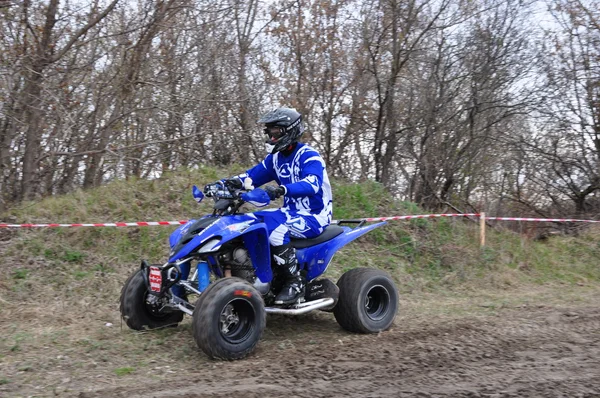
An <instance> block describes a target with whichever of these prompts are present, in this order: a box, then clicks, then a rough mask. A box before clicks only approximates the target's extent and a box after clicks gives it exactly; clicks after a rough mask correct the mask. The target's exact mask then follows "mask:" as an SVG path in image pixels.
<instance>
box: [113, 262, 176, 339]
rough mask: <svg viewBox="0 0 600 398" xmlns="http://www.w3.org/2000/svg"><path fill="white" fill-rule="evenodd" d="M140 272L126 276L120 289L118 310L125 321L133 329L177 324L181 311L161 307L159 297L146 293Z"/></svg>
mask: <svg viewBox="0 0 600 398" xmlns="http://www.w3.org/2000/svg"><path fill="white" fill-rule="evenodd" d="M142 272H143V271H142V270H139V271H137V272H136V273H134V274H133V275H131V276H130V277H129V278H127V281H125V285H124V286H123V289H122V290H121V298H120V304H121V305H120V310H121V316H122V317H123V319H124V320H125V323H126V324H127V326H129V327H130V328H131V329H134V330H145V329H157V328H162V327H167V326H177V324H178V323H179V322H181V321H182V320H183V312H181V311H178V310H172V309H167V310H165V309H162V304H161V303H160V302H159V301H158V300H159V299H158V298H157V297H155V296H152V295H150V294H149V293H148V289H147V287H146V283H144V275H143V274H142ZM152 301H154V302H152Z"/></svg>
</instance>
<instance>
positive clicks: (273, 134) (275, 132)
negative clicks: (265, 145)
mask: <svg viewBox="0 0 600 398" xmlns="http://www.w3.org/2000/svg"><path fill="white" fill-rule="evenodd" d="M263 131H264V133H265V134H266V135H267V136H269V139H270V141H271V142H275V141H278V140H279V139H280V138H281V137H283V136H284V135H285V128H283V127H280V126H271V127H265V129H264V130H263Z"/></svg>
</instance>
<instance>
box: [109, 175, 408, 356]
mask: <svg viewBox="0 0 600 398" xmlns="http://www.w3.org/2000/svg"><path fill="white" fill-rule="evenodd" d="M192 193H193V196H194V198H195V199H196V201H198V202H200V201H201V200H202V199H203V198H204V195H203V193H202V192H201V191H200V190H199V189H198V188H197V187H196V186H194V187H193V191H192ZM242 193H243V191H242V190H239V189H234V188H233V187H231V186H228V184H226V183H222V184H221V185H220V186H217V189H215V190H213V191H211V192H208V193H207V194H206V196H210V197H212V198H213V199H214V201H215V204H214V211H213V213H212V214H211V215H207V216H204V217H202V218H200V219H197V220H190V221H188V222H187V223H186V224H184V225H182V226H180V227H179V228H177V229H176V230H175V231H174V232H173V233H172V234H171V236H170V238H169V243H170V247H171V252H170V255H169V257H170V258H169V260H168V262H167V263H166V264H164V265H150V264H148V262H146V261H142V264H141V267H140V269H139V270H137V272H135V273H134V274H133V275H131V276H130V277H129V279H127V281H126V282H125V285H124V286H123V289H122V292H121V298H120V310H121V315H122V317H123V318H124V320H125V322H126V323H127V326H129V327H130V328H132V329H135V330H144V329H156V328H162V327H168V326H176V325H177V324H178V323H179V322H181V321H182V320H183V316H184V314H188V315H191V316H192V331H193V336H194V339H195V341H196V343H197V345H198V346H199V347H200V348H201V349H202V350H203V351H204V352H205V353H206V354H207V355H208V356H209V357H211V358H219V359H228V360H232V359H240V358H243V357H245V356H246V355H248V354H249V353H251V352H252V351H253V350H254V348H255V347H256V345H257V343H258V341H259V340H260V338H261V335H262V333H263V330H264V328H265V323H266V314H287V315H300V314H305V313H307V312H310V311H314V310H323V311H330V312H331V311H332V312H333V314H334V316H335V319H336V320H337V322H338V323H339V324H340V325H341V326H342V328H344V329H346V330H348V331H350V332H355V333H377V332H380V331H383V330H387V329H388V328H389V327H390V326H391V325H392V322H393V321H394V318H395V316H396V312H397V309H398V290H397V288H396V286H395V285H394V282H393V281H392V279H391V278H390V277H389V275H388V274H387V273H385V272H383V271H381V270H377V269H369V268H354V269H351V270H349V271H347V272H345V273H344V274H343V275H342V276H341V278H340V279H339V280H338V282H337V285H336V284H334V283H333V282H332V281H331V280H329V279H326V278H319V276H321V275H322V274H323V273H324V272H325V270H326V269H327V267H328V265H329V263H330V262H331V259H332V258H333V255H334V254H335V253H336V252H337V250H339V249H340V248H341V247H343V246H344V245H346V244H347V243H349V242H350V241H352V240H354V239H356V238H358V237H359V236H361V235H364V234H365V233H367V232H369V231H371V230H373V229H375V228H378V227H380V226H382V225H384V224H385V222H380V223H376V224H371V225H364V221H359V220H340V221H336V222H334V223H333V224H331V225H329V226H328V227H327V228H326V229H325V231H324V232H323V233H322V234H321V235H319V236H317V237H316V238H313V239H292V245H293V246H294V247H295V248H296V253H297V258H298V261H299V264H300V266H301V268H302V271H301V272H303V273H304V276H305V277H306V280H307V284H306V294H305V296H304V297H301V298H300V299H299V300H298V301H297V302H296V303H294V304H291V305H286V306H276V305H274V301H275V295H276V294H277V293H278V292H279V290H280V289H281V287H282V286H283V284H284V282H285V280H284V277H283V275H280V274H279V273H278V272H277V268H276V267H274V268H272V267H271V260H272V259H271V253H270V246H269V241H268V235H267V229H266V226H265V224H264V222H262V221H261V219H260V218H257V217H254V216H252V215H251V214H244V213H240V212H238V210H239V209H240V207H241V206H242V205H243V204H244V203H246V201H245V200H244V199H242V196H243V195H242ZM248 193H249V194H252V195H253V196H252V197H253V198H257V197H258V198H260V200H256V199H254V200H252V201H249V202H250V203H253V204H255V205H265V204H268V202H269V197H268V194H267V193H266V192H265V191H264V190H262V189H255V190H253V191H251V192H248ZM246 199H247V196H246ZM258 202H261V203H258ZM341 224H350V225H353V224H354V228H350V227H349V226H345V225H341Z"/></svg>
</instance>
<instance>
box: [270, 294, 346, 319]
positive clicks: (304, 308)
mask: <svg viewBox="0 0 600 398" xmlns="http://www.w3.org/2000/svg"><path fill="white" fill-rule="evenodd" d="M334 302H335V300H334V299H333V298H331V297H328V298H322V299H318V300H313V301H306V302H304V303H300V304H296V305H295V306H293V307H292V308H279V307H265V312H266V313H267V314H285V315H301V314H306V313H307V312H311V311H313V310H318V309H319V308H324V307H329V306H331V305H332V304H333V303H334Z"/></svg>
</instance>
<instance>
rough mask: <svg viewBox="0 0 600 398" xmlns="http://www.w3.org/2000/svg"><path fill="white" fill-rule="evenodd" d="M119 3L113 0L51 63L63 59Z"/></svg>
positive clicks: (76, 33) (74, 36)
mask: <svg viewBox="0 0 600 398" xmlns="http://www.w3.org/2000/svg"><path fill="white" fill-rule="evenodd" d="M118 2H119V0H113V2H112V3H110V4H109V5H108V7H106V9H105V10H104V11H103V12H101V13H100V14H98V15H97V16H96V18H94V19H92V20H91V21H90V22H88V24H87V25H85V26H84V27H82V28H81V29H79V30H78V31H77V32H75V34H74V35H73V36H72V37H71V39H70V40H69V42H68V43H67V44H66V45H65V46H64V47H63V48H62V49H61V50H60V51H59V52H58V53H57V54H56V55H55V56H54V57H52V59H51V60H50V63H54V62H56V61H58V60H59V59H61V58H62V57H63V56H64V55H65V54H66V53H67V52H68V51H69V50H70V49H71V47H73V45H74V44H75V43H76V42H77V40H79V38H80V37H81V36H83V35H85V34H86V33H87V31H88V30H90V29H91V28H93V27H94V26H95V25H96V24H97V23H98V22H100V21H101V20H103V19H104V18H105V17H106V16H107V15H108V14H109V13H110V12H111V11H112V10H113V8H115V6H116V5H117V3H118Z"/></svg>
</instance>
